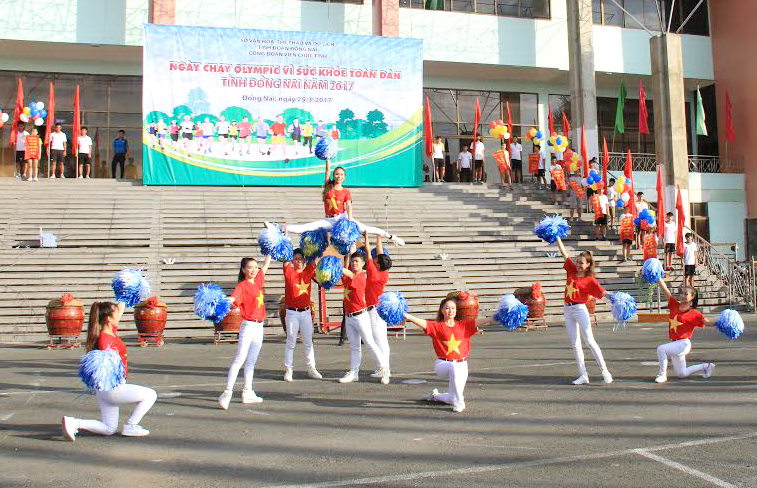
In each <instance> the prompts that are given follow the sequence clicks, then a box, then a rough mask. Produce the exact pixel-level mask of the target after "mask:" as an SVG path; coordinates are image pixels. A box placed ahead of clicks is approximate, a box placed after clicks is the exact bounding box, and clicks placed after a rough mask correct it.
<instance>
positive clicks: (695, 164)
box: [609, 152, 743, 173]
mask: <svg viewBox="0 0 757 488" xmlns="http://www.w3.org/2000/svg"><path fill="white" fill-rule="evenodd" d="M631 158H632V159H633V169H634V171H657V155H656V154H652V153H631ZM625 166H626V153H620V152H611V153H610V164H609V169H610V171H623V168H625ZM689 171H692V172H694V173H733V172H740V171H743V166H741V165H740V164H739V162H738V161H736V160H733V159H726V158H724V157H720V156H697V155H690V156H689Z"/></svg>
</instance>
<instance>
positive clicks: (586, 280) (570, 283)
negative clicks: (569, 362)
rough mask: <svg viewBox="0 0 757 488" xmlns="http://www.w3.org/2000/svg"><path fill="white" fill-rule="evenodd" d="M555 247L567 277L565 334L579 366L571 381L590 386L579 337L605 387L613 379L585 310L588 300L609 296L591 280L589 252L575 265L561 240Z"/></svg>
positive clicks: (591, 257)
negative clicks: (594, 363) (589, 352)
mask: <svg viewBox="0 0 757 488" xmlns="http://www.w3.org/2000/svg"><path fill="white" fill-rule="evenodd" d="M557 247H558V248H559V249H560V254H562V257H563V258H564V259H565V264H563V269H564V270H565V273H566V274H567V279H566V283H565V306H564V313H565V330H566V331H567V332H568V340H569V341H570V344H571V346H573V355H574V356H575V358H576V364H577V365H578V377H577V378H576V379H575V380H573V384H574V385H584V384H586V383H588V382H589V373H588V372H587V371H586V362H585V359H584V351H583V348H582V347H581V336H582V335H583V340H584V342H585V343H586V345H587V346H588V347H589V350H590V351H591V354H592V355H593V356H594V360H595V361H596V362H597V364H598V365H599V368H600V370H601V371H602V378H603V379H604V382H605V383H612V375H611V374H610V371H609V370H608V369H607V364H605V358H604V357H603V356H602V350H601V349H600V348H599V344H597V341H595V340H594V334H593V333H592V331H591V317H589V310H588V309H587V308H586V302H587V301H588V300H589V297H592V296H593V297H595V298H600V299H601V298H602V297H603V296H606V297H609V296H610V294H609V293H608V292H607V290H605V289H604V288H603V287H602V285H600V284H599V282H598V281H597V279H596V278H595V277H594V256H593V255H592V254H591V252H589V251H583V252H581V253H580V254H579V255H578V258H577V259H576V261H575V262H573V260H572V259H571V258H570V256H568V252H567V251H566V250H565V246H564V245H563V243H562V239H560V238H559V237H558V238H557Z"/></svg>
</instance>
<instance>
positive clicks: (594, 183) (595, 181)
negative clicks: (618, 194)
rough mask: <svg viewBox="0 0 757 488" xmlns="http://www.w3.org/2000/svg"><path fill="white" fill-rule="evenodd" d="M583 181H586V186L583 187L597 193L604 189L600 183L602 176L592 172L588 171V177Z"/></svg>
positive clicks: (601, 182) (602, 183)
mask: <svg viewBox="0 0 757 488" xmlns="http://www.w3.org/2000/svg"><path fill="white" fill-rule="evenodd" d="M585 180H586V184H585V185H584V186H588V187H589V188H591V189H592V190H594V191H597V190H599V189H601V188H604V187H605V182H604V181H602V175H600V174H599V173H597V172H596V171H594V170H591V171H589V176H587V177H586V178H585ZM582 182H583V181H582Z"/></svg>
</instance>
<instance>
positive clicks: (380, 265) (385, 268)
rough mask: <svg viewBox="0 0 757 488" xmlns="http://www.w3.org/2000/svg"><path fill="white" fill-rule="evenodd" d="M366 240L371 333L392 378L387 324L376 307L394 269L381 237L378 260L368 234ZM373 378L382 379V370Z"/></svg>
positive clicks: (377, 371) (377, 244) (375, 372)
mask: <svg viewBox="0 0 757 488" xmlns="http://www.w3.org/2000/svg"><path fill="white" fill-rule="evenodd" d="M364 239H365V269H366V272H367V280H366V285H365V304H366V305H367V307H368V308H367V310H368V316H369V317H370V319H371V332H372V334H373V340H374V342H375V343H376V346H377V347H378V349H379V351H380V352H381V355H382V356H383V358H384V364H385V365H386V368H387V370H389V371H388V372H387V373H388V374H389V375H390V376H391V373H390V371H391V370H390V367H389V338H388V337H387V332H386V322H384V320H383V319H382V318H381V316H380V315H379V314H378V310H377V309H376V306H377V305H378V302H379V297H380V296H381V294H382V293H384V287H385V286H386V284H387V282H388V281H389V269H390V268H391V267H392V258H391V257H389V255H388V254H384V247H383V246H382V244H381V237H379V238H377V239H376V259H373V258H372V256H371V242H370V239H369V237H368V233H367V232H366V233H365V235H364ZM371 377H372V378H380V377H381V369H380V368H377V369H376V371H374V372H373V374H372V375H371Z"/></svg>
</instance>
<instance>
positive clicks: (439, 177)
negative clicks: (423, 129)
mask: <svg viewBox="0 0 757 488" xmlns="http://www.w3.org/2000/svg"><path fill="white" fill-rule="evenodd" d="M431 157H432V158H433V160H434V181H444V176H445V170H444V142H442V138H441V136H436V138H435V139H434V144H433V147H432V153H431Z"/></svg>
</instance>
